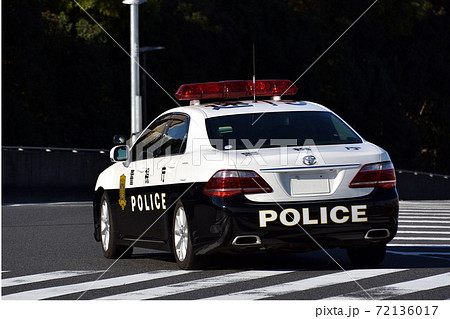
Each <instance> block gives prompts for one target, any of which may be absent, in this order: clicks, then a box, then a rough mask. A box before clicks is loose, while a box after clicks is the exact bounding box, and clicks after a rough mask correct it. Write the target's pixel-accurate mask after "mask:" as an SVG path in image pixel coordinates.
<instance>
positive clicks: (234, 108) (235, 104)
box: [164, 100, 331, 118]
mask: <svg viewBox="0 0 450 319" xmlns="http://www.w3.org/2000/svg"><path fill="white" fill-rule="evenodd" d="M299 111H322V112H331V111H330V110H329V109H328V108H326V107H324V106H322V105H320V104H317V103H313V102H307V101H292V100H286V101H274V100H260V101H256V102H253V101H251V100H246V101H245V100H244V101H224V102H212V103H205V104H200V105H190V106H185V107H178V108H174V109H171V110H168V111H166V112H164V114H166V113H172V112H182V113H187V114H189V115H191V116H194V117H197V116H199V115H200V114H202V115H203V117H204V118H211V117H217V116H225V115H236V114H248V113H270V112H299Z"/></svg>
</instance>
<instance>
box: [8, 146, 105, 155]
mask: <svg viewBox="0 0 450 319" xmlns="http://www.w3.org/2000/svg"><path fill="white" fill-rule="evenodd" d="M2 149H3V150H5V151H19V152H24V151H45V152H47V153H50V152H53V151H63V152H72V153H78V152H90V153H100V154H107V153H109V150H107V149H96V148H95V149H92V148H65V147H38V146H2Z"/></svg>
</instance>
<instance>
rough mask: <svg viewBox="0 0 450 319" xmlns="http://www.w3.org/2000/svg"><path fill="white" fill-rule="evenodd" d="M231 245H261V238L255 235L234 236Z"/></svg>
mask: <svg viewBox="0 0 450 319" xmlns="http://www.w3.org/2000/svg"><path fill="white" fill-rule="evenodd" d="M232 245H233V246H253V245H261V238H259V236H256V235H245V236H236V238H234V240H233V242H232Z"/></svg>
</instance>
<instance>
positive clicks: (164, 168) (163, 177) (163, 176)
mask: <svg viewBox="0 0 450 319" xmlns="http://www.w3.org/2000/svg"><path fill="white" fill-rule="evenodd" d="M165 178H166V167H163V168H162V169H161V182H164V179H165Z"/></svg>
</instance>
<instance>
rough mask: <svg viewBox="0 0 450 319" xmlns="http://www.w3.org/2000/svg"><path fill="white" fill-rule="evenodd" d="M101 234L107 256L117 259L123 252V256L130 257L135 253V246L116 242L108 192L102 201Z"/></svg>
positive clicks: (104, 253)
mask: <svg viewBox="0 0 450 319" xmlns="http://www.w3.org/2000/svg"><path fill="white" fill-rule="evenodd" d="M100 234H101V241H102V250H103V255H104V256H105V257H106V258H108V259H115V258H118V257H120V256H122V254H123V256H122V257H123V258H128V257H130V256H131V254H132V253H133V247H127V246H121V245H118V244H117V243H116V239H115V237H114V225H113V222H112V217H111V205H110V203H109V198H108V195H107V194H106V193H104V194H103V196H102V199H101V202H100Z"/></svg>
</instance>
